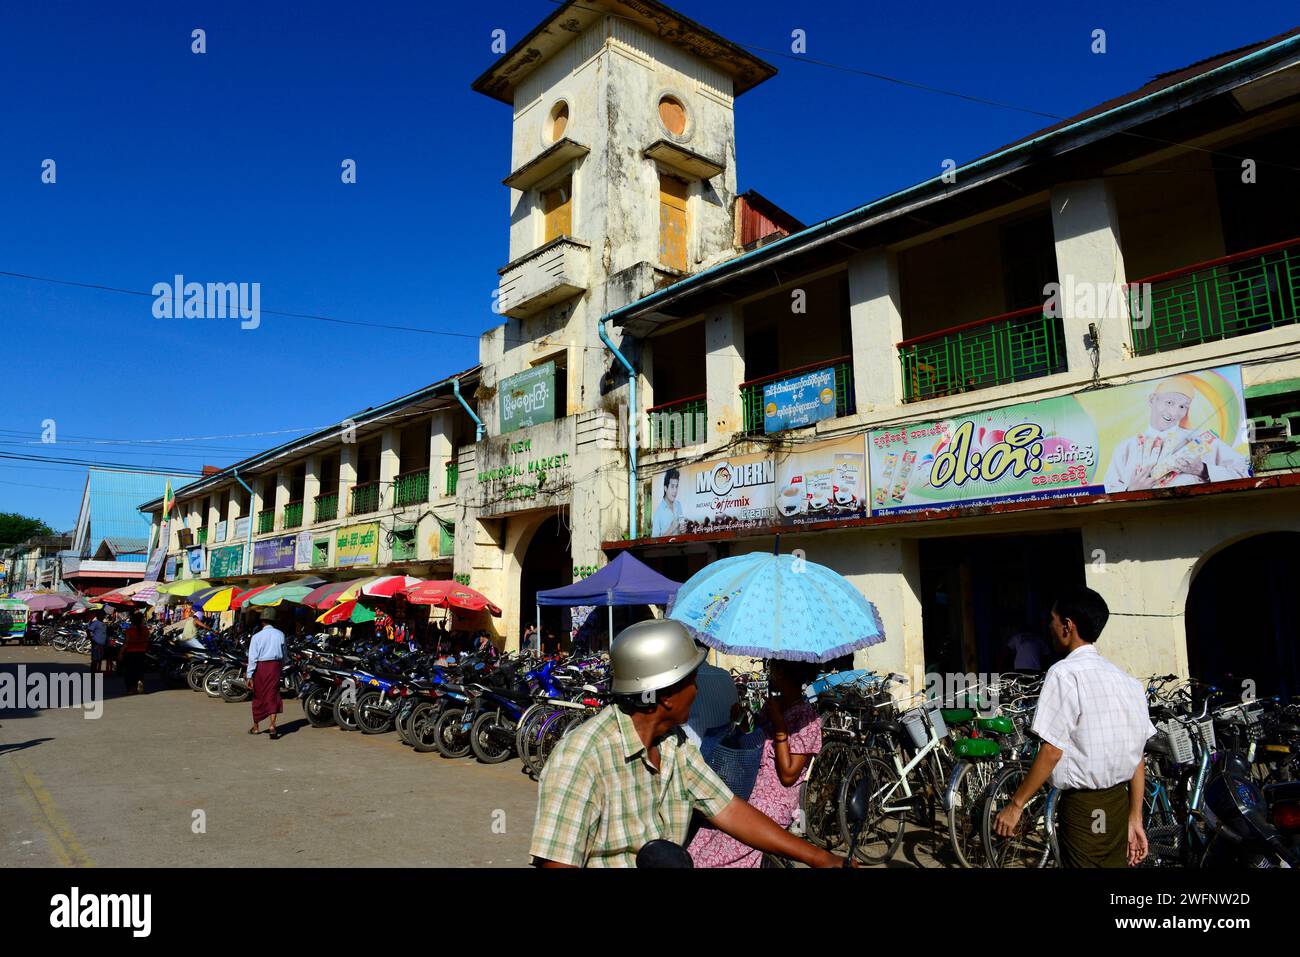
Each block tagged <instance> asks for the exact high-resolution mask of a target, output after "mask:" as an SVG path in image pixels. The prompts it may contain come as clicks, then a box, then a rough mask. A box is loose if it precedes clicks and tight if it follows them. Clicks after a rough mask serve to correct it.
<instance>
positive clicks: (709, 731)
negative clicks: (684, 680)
mask: <svg viewBox="0 0 1300 957" xmlns="http://www.w3.org/2000/svg"><path fill="white" fill-rule="evenodd" d="M696 644H697V645H699V647H700V648H701V649H703V648H704V646H703V645H700V644H699V642H696ZM705 653H706V654H707V653H708V652H707V650H706V651H705ZM695 686H696V689H697V690H696V695H695V701H694V702H693V703H692V704H691V712H690V717H688V718H687V720H686V724H684V725H683V726H682V730H683V731H685V732H686V739H687V740H688V741H690V742H691V744H693V745H695V746H696V747H697V748H699V749H700V753H701V754H703V755H704V757H705V759H706V760H707V759H708V757H709V754H710V752H711V751H712V750H713V748H714V747H716V746H717V744H718V742H719V741H721V740H722V738H723V736H724V735H725V734H726V733H727V732H728V731H729V730H730V729H731V722H732V721H734V720H736V717H737V715H738V713H739V711H740V696H739V695H737V694H736V682H735V681H733V680H732V678H731V675H730V674H729V673H728V672H726V671H724V670H723V669H722V668H719V667H718V666H717V665H711V664H709V660H708V659H707V658H705V660H704V661H702V662H701V663H700V667H699V669H698V670H697V671H696V672H695Z"/></svg>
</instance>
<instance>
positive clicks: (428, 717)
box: [407, 701, 442, 754]
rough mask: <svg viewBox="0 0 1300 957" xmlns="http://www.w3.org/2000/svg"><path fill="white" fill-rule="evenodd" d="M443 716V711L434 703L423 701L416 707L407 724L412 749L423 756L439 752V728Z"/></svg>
mask: <svg viewBox="0 0 1300 957" xmlns="http://www.w3.org/2000/svg"><path fill="white" fill-rule="evenodd" d="M441 716H442V709H441V708H440V707H439V706H438V705H437V704H435V703H434V702H432V701H423V702H421V703H420V704H417V705H416V706H415V709H414V710H413V711H412V712H411V717H410V719H409V720H408V722H407V727H408V731H407V735H408V736H409V737H410V739H411V747H413V748H415V750H416V751H419V752H420V753H421V754H428V753H429V752H430V751H437V750H438V735H437V728H438V718H440V717H441Z"/></svg>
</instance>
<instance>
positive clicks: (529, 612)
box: [519, 515, 573, 648]
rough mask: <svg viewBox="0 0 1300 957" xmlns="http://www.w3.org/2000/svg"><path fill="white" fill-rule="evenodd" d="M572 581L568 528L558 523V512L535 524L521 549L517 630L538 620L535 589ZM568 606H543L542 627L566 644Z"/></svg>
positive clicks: (554, 586) (540, 589) (542, 589)
mask: <svg viewBox="0 0 1300 957" xmlns="http://www.w3.org/2000/svg"><path fill="white" fill-rule="evenodd" d="M572 581H573V561H572V559H571V558H570V547H569V530H568V529H567V528H566V527H565V526H564V525H562V524H561V523H560V518H559V516H558V515H552V516H551V517H550V518H548V519H546V520H545V521H544V522H542V524H541V525H539V526H537V530H536V531H535V532H533V537H532V539H531V540H530V541H529V543H528V548H527V550H525V552H524V560H523V563H522V565H521V566H520V574H519V630H520V632H521V633H522V631H523V630H524V628H526V627H528V625H529V624H530V623H531V622H535V621H536V620H537V593H538V592H539V591H545V590H546V589H548V588H559V587H560V586H561V585H567V584H569V583H570V582H572ZM568 613H569V609H567V608H554V607H548V608H543V609H542V631H543V633H545V632H547V631H552V632H554V633H555V634H556V635H558V636H559V637H560V639H561V641H562V642H563V643H564V647H566V648H567V647H568V629H569V618H568Z"/></svg>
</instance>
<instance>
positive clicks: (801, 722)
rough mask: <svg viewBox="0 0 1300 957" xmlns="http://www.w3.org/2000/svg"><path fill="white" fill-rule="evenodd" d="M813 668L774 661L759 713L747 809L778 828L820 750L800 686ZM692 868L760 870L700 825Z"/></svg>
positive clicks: (745, 850)
mask: <svg viewBox="0 0 1300 957" xmlns="http://www.w3.org/2000/svg"><path fill="white" fill-rule="evenodd" d="M820 670H821V669H820V668H819V667H818V666H817V665H811V664H805V663H803V662H796V661H773V662H772V663H771V670H770V674H769V682H770V684H769V688H770V689H771V692H772V695H771V697H769V698H768V699H767V706H766V707H765V708H764V709H763V718H764V721H763V730H764V731H766V732H767V740H766V741H765V742H764V743H763V758H762V762H761V763H760V764H759V768H758V778H757V779H756V780H755V782H754V791H753V793H752V794H750V796H749V803H750V804H752V805H753V806H754V807H756V808H758V809H759V810H760V811H762V812H763V813H764V814H766V815H767V816H768V817H770V818H771V819H772V820H774V821H776V823H777V824H779V825H781V827H789V826H790V824H791V822H792V821H793V820H794V814H795V811H796V810H797V809H798V807H799V785H800V784H801V783H802V782H803V779H804V777H805V776H806V775H807V773H808V765H809V762H810V761H811V760H812V757H813V755H815V754H817V753H818V752H819V751H821V749H822V724H821V718H819V717H818V716H817V712H816V711H815V710H814V709H813V706H812V705H810V704H808V702H807V701H806V700H804V696H803V686H804V685H806V684H807V683H808V682H809V681H811V680H812V679H813V678H815V677H816V676H817V672H818V671H820ZM687 850H688V851H689V852H690V855H691V860H693V861H694V862H695V866H696V867H761V866H762V863H763V852H762V851H757V850H754V849H753V848H752V847H748V846H746V845H744V844H741V843H740V842H739V841H737V840H736V839H735V838H733V837H729V836H728V835H726V834H724V833H723V832H722V831H719V830H718V829H717V828H714V827H710V826H709V825H707V824H705V825H704V826H703V827H701V828H700V829H699V831H697V832H696V834H695V837H694V839H692V841H691V843H690V845H689V846H688V847H687Z"/></svg>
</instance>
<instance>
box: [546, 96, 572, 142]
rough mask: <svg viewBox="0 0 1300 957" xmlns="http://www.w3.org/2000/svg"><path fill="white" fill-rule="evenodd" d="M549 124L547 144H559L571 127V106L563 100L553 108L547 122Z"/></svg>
mask: <svg viewBox="0 0 1300 957" xmlns="http://www.w3.org/2000/svg"><path fill="white" fill-rule="evenodd" d="M547 124H548V128H547V135H546V139H547V142H550V143H556V142H559V140H560V139H561V138H562V137H563V136H564V131H565V129H566V128H568V125H569V104H568V103H565V102H564V101H563V100H561V101H560V102H559V103H556V104H555V105H554V106H553V107H551V115H550V117H549V118H548V120H547Z"/></svg>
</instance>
